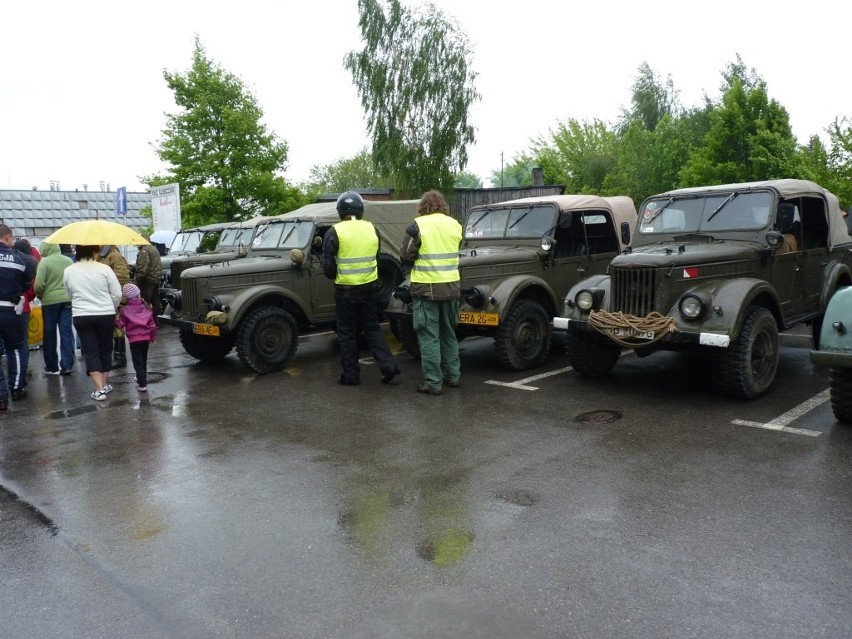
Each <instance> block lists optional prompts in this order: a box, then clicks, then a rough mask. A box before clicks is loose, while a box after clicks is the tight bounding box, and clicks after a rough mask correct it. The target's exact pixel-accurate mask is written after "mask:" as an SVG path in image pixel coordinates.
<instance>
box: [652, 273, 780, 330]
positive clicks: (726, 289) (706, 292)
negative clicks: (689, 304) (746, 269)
mask: <svg viewBox="0 0 852 639" xmlns="http://www.w3.org/2000/svg"><path fill="white" fill-rule="evenodd" d="M688 292H690V293H700V294H703V296H704V297H705V298H706V299H707V300H708V306H709V308H708V309H707V310H706V312H705V315H704V316H703V318H702V320H701V321H697V322H687V321H685V320H684V319H683V318H682V317H681V315H680V311H679V310H678V303H679V302H680V298H678V300H676V301H675V303H674V305H673V306H672V307H671V308H670V309H669V312H668V315H670V316H671V317H674V318H675V321H676V322H677V328H678V330H681V331H689V332H698V331H707V332H711V333H727V334H728V335H729V336H730V337H731V339H732V340H733V339H735V338H736V337H737V335H739V332H740V326H741V325H742V322H743V320H744V319H745V315H746V310H747V309H748V307H749V306H750V305H751V304H752V303H753V302H756V301H757V302H758V304H757V305H758V306H763V307H765V308H767V309H769V311H770V312H771V313H772V315H773V316H774V317H775V322H776V323H777V324H778V326H779V328H782V327H783V321H782V319H781V302H780V300H779V299H778V295H777V294H776V292H775V290H774V289H773V288H772V286H771V285H770V284H769V283H768V282H766V281H765V280H760V279H755V278H740V279H736V280H722V281H715V282H712V281H711V282H707V283H705V284H702V285H698V286H695V287H693V288H692V289H690V290H689V291H688ZM714 307H719V309H720V310H721V315H719V314H717V313H715V312H713V310H712V309H713V308H714Z"/></svg>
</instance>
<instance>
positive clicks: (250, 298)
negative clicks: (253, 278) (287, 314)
mask: <svg viewBox="0 0 852 639" xmlns="http://www.w3.org/2000/svg"><path fill="white" fill-rule="evenodd" d="M264 298H278V299H276V301H275V303H274V304H273V305H274V306H281V304H280V303H279V300H280V299H287V300H290V301H291V302H293V304H295V305H296V306H298V307H299V310H300V311H301V312H302V315H304V316H305V317H306V318H307V319H308V321H309V322H310V321H311V318H312V316H311V315H310V313H309V312H308V311H309V309H310V307H309V306H307V305H306V304H305V300H303V299H302V298H301V296H299V295H296V294H294V293H293V291H289V290H287V289H285V288H281V287H279V286H273V285H267V286H253V287H251V288H250V289H248V290H246V291H243V292H240V293H239V294H238V295H235V296H234V297H233V299H232V300H231V301H230V302H229V303H228V306H230V307H231V308H238V309H239V312H238V313H235V314H233V315H232V314H231V313H230V312H229V313H228V324H227V325H228V328H229V329H230V330H231V331H233V330H236V328H237V325H238V324H239V323H240V321H241V320H242V318H243V316H244V315H245V314H246V313H248V312H249V311H250V310H251V309H253V308H254V307H255V306H257V304H258V302H259V301H261V300H262V299H264ZM296 319H297V321H298V318H296Z"/></svg>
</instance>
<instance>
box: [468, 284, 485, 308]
mask: <svg viewBox="0 0 852 639" xmlns="http://www.w3.org/2000/svg"><path fill="white" fill-rule="evenodd" d="M464 301H465V302H467V303H468V304H470V305H471V306H472V307H473V308H479V307H480V306H482V305H483V304H484V303H485V293H484V292H483V291H482V289H481V288H479V287H478V286H474V287H473V288H472V289H470V291H467V292H466V294H465V296H464Z"/></svg>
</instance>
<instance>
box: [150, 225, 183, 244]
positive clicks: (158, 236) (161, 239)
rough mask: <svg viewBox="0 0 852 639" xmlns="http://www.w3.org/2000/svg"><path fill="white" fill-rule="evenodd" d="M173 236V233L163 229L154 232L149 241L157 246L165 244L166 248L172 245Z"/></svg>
mask: <svg viewBox="0 0 852 639" xmlns="http://www.w3.org/2000/svg"><path fill="white" fill-rule="evenodd" d="M175 235H177V233H176V232H175V231H168V230H165V229H163V230H162V231H154V232H153V233H151V241H152V242H156V243H157V244H165V245H166V246H171V245H172V240H173V239H175Z"/></svg>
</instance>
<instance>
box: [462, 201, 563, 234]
mask: <svg viewBox="0 0 852 639" xmlns="http://www.w3.org/2000/svg"><path fill="white" fill-rule="evenodd" d="M555 225H556V209H555V208H554V207H553V206H548V205H530V204H526V205H518V206H513V207H507V208H487V209H474V210H473V211H471V212H470V214H469V215H468V216H467V222H466V224H465V229H464V237H465V239H466V240H503V239H516V238H529V239H535V240H538V239H540V238H541V236H542V235H544V234H545V233H547V232H548V231H549V230H551V229H552V228H553V227H554V226H555Z"/></svg>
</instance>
